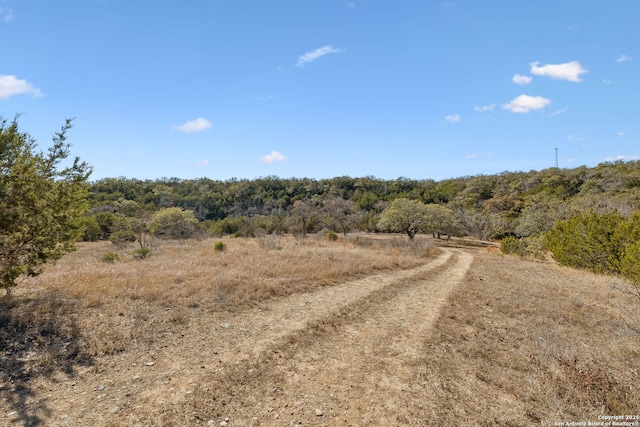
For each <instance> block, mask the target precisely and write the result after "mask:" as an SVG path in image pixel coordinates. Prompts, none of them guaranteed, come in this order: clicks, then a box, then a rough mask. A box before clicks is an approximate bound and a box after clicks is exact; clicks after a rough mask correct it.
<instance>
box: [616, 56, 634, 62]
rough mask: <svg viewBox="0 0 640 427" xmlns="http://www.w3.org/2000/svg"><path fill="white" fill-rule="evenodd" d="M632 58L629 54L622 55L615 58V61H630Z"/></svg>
mask: <svg viewBox="0 0 640 427" xmlns="http://www.w3.org/2000/svg"><path fill="white" fill-rule="evenodd" d="M632 59H633V58H632V57H630V56H629V55H622V56H621V57H620V58H618V59H616V62H627V61H631V60H632Z"/></svg>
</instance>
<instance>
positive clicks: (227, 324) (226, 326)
mask: <svg viewBox="0 0 640 427" xmlns="http://www.w3.org/2000/svg"><path fill="white" fill-rule="evenodd" d="M222 327H223V328H224V329H229V328H230V327H231V323H225V324H224V325H222Z"/></svg>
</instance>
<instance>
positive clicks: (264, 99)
mask: <svg viewBox="0 0 640 427" xmlns="http://www.w3.org/2000/svg"><path fill="white" fill-rule="evenodd" d="M271 99H273V96H254V97H253V100H254V101H269V100H271Z"/></svg>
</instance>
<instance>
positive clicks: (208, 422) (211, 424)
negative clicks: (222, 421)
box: [207, 420, 216, 427]
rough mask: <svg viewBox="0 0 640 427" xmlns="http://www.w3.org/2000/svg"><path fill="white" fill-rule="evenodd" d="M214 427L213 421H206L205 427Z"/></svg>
mask: <svg viewBox="0 0 640 427" xmlns="http://www.w3.org/2000/svg"><path fill="white" fill-rule="evenodd" d="M214 425H216V422H215V420H209V421H207V426H209V427H213V426H214Z"/></svg>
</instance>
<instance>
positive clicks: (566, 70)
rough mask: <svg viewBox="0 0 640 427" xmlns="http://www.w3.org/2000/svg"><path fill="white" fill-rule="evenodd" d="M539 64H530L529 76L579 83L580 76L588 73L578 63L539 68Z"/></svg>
mask: <svg viewBox="0 0 640 427" xmlns="http://www.w3.org/2000/svg"><path fill="white" fill-rule="evenodd" d="M538 64H540V63H539V62H532V63H531V64H530V65H531V74H535V75H536V76H546V77H551V78H552V79H557V80H568V81H570V82H576V83H578V82H581V81H582V79H581V78H580V76H581V75H582V74H586V73H588V72H589V71H587V70H586V69H584V68H583V67H582V65H580V63H579V62H578V61H572V62H565V63H564V64H547V65H543V66H539V65H538Z"/></svg>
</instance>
